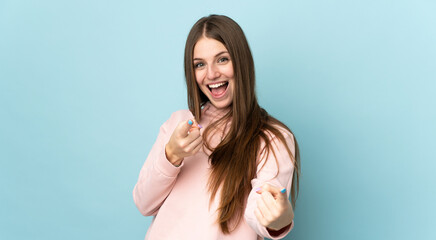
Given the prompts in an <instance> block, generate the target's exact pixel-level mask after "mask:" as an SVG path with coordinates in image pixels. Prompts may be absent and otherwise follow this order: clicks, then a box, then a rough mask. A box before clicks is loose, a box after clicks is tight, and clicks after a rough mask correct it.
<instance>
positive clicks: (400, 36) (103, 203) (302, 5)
mask: <svg viewBox="0 0 436 240" xmlns="http://www.w3.org/2000/svg"><path fill="white" fill-rule="evenodd" d="M435 12H436V3H435V1H430V0H428V1H426V0H415V1H412V0H410V1H402V0H396V1H394V0H390V1H387V0H379V1H372V0H370V1H368V0H365V1H364V0H353V1H345V0H332V1H315V0H304V1H268V2H266V1H257V2H254V1H234V0H232V1H225V0H223V1H210V2H209V1H191V0H189V1H187V0H185V1H180V2H176V1H152V2H151V1H83V0H81V1H54V0H53V1H48V0H45V1H22V0H21V1H17V0H13V1H12V0H8V1H5V0H1V1H0V123H1V124H0V159H1V161H0V187H1V188H0V191H1V192H0V194H1V195H0V216H1V217H0V239H143V238H144V236H145V233H146V230H147V227H148V225H149V224H150V221H151V218H145V217H143V216H142V215H140V213H139V212H138V211H137V210H136V207H135V205H134V203H133V200H132V189H133V187H134V184H135V183H136V180H137V177H138V174H139V170H140V168H141V166H142V164H143V162H144V161H145V158H146V156H147V154H148V151H149V150H150V148H151V146H152V144H153V142H154V140H155V138H156V136H157V133H158V130H159V126H160V125H161V124H162V123H163V122H164V121H165V120H166V119H167V118H168V117H169V116H170V114H171V113H172V112H173V111H175V110H178V109H182V108H186V106H187V105H186V88H185V85H184V76H183V50H184V44H185V41H186V37H187V34H188V32H189V29H190V28H191V26H192V25H193V24H194V23H195V21H196V20H197V19H199V18H200V17H202V16H205V15H208V14H210V13H218V14H225V15H228V16H230V17H232V18H233V19H235V20H236V21H237V22H238V23H239V24H240V25H241V27H242V28H243V29H244V31H245V33H246V35H247V38H248V40H249V43H250V45H251V48H252V51H253V55H254V59H255V64H256V73H257V92H258V95H259V101H260V103H261V105H262V106H263V107H264V108H266V109H267V110H268V111H269V112H270V113H271V114H272V115H274V116H276V117H277V118H278V119H280V120H282V121H283V122H285V123H286V124H288V125H289V126H290V127H291V129H293V131H294V132H295V135H296V136H297V139H298V140H299V142H300V146H301V152H302V176H301V185H300V187H301V191H300V197H299V199H298V202H297V208H296V217H295V223H296V225H295V229H294V230H293V231H292V232H291V234H290V235H288V237H287V238H286V239H313V240H315V239H317V240H318V239H436V231H435V230H434V226H435V225H436V220H435V216H436V211H435V209H436V208H435V206H434V204H435V202H436V191H435V183H436V174H435V173H434V172H435V170H436V164H435V160H436V158H435V156H434V149H435V147H436V144H435V142H436V141H435V138H434V136H435V134H436V127H435V125H436V124H435V123H436V112H435V105H436V96H435V95H436V94H435V90H436V73H435V71H436V70H435V69H436V27H435V26H436V14H435Z"/></svg>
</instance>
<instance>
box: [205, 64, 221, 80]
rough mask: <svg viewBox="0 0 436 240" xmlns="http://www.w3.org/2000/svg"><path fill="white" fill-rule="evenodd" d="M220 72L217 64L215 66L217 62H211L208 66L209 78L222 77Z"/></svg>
mask: <svg viewBox="0 0 436 240" xmlns="http://www.w3.org/2000/svg"><path fill="white" fill-rule="evenodd" d="M220 75H221V74H220V72H219V70H218V68H217V66H215V64H209V67H208V68H207V78H208V79H209V80H215V79H217V78H219V77H220Z"/></svg>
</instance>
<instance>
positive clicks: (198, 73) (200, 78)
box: [195, 71, 204, 84]
mask: <svg viewBox="0 0 436 240" xmlns="http://www.w3.org/2000/svg"><path fill="white" fill-rule="evenodd" d="M203 79H204V73H203V71H195V80H196V81H197V83H198V84H201V83H202V82H203Z"/></svg>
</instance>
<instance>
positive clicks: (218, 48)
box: [194, 37, 227, 58]
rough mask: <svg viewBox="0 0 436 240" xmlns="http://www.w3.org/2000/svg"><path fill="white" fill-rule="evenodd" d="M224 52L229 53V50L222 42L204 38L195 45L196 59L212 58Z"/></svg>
mask: <svg viewBox="0 0 436 240" xmlns="http://www.w3.org/2000/svg"><path fill="white" fill-rule="evenodd" d="M223 51H225V52H227V48H226V47H225V46H224V44H222V43H221V42H220V41H217V40H215V39H212V38H206V37H202V38H200V39H199V40H198V41H197V43H196V44H195V47H194V58H211V57H214V56H215V55H216V54H218V53H220V52H223Z"/></svg>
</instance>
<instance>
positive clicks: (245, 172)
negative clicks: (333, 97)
mask: <svg viewBox="0 0 436 240" xmlns="http://www.w3.org/2000/svg"><path fill="white" fill-rule="evenodd" d="M202 36H205V37H207V38H212V39H215V40H217V41H219V42H221V43H222V44H224V46H225V47H226V48H227V50H228V52H229V55H230V58H231V62H232V64H233V69H234V79H235V87H234V91H235V92H234V94H233V102H232V104H231V106H230V110H229V111H228V113H227V114H226V115H224V116H223V117H222V118H220V119H219V120H218V121H216V122H214V123H211V124H210V125H209V126H208V127H207V128H206V129H205V131H204V132H203V140H204V143H205V146H206V147H207V148H209V149H210V150H212V153H211V155H210V156H209V160H210V162H211V165H212V172H211V175H210V177H209V182H208V184H209V185H208V186H209V191H210V192H211V198H210V201H213V199H214V197H215V195H216V193H217V191H218V189H219V188H221V196H220V197H221V199H220V203H219V208H218V223H219V225H220V228H221V230H222V232H223V233H226V234H228V233H230V232H231V231H232V230H234V229H235V228H236V226H237V225H238V224H239V222H240V221H241V219H242V216H243V214H244V209H245V204H246V199H247V196H248V194H249V193H250V190H251V189H252V186H251V180H252V179H253V178H255V177H256V171H257V167H258V160H259V159H257V158H258V156H260V155H262V154H266V156H267V155H268V154H269V153H270V150H271V149H273V148H272V144H271V136H275V137H276V138H277V139H278V140H279V141H281V142H282V143H283V144H284V145H285V146H286V148H287V152H288V154H289V156H290V158H291V159H292V162H290V163H289V164H293V165H294V174H293V181H292V182H293V184H292V189H291V202H292V205H294V206H295V202H296V198H297V195H298V186H299V166H300V160H299V159H300V157H299V149H298V143H297V141H296V139H295V137H294V139H293V140H294V143H295V156H294V155H293V154H292V152H291V150H290V149H289V147H288V146H287V144H286V141H285V137H284V136H283V134H282V133H281V130H280V128H282V129H286V130H287V131H289V133H291V134H292V131H291V130H290V129H289V128H288V127H287V126H286V125H285V124H283V123H281V122H280V121H279V120H277V119H275V118H273V117H272V116H270V115H269V114H268V113H267V112H266V111H265V110H264V109H262V108H261V107H260V106H259V104H258V102H257V98H256V93H255V75H254V62H253V57H252V55H251V51H250V47H249V45H248V42H247V39H246V38H245V35H244V32H243V31H242V29H241V28H240V26H239V25H238V24H237V23H236V22H235V21H233V20H232V19H231V18H229V17H226V16H221V15H210V16H208V17H203V18H201V19H200V20H198V21H197V22H196V23H195V24H194V26H193V27H192V29H191V31H190V32H189V35H188V38H187V40H186V46H185V60H184V67H185V77H186V85H187V91H188V106H189V110H191V112H192V113H193V115H194V116H195V118H196V119H197V121H200V119H201V106H202V105H203V104H204V103H205V102H207V101H208V98H207V96H206V95H205V94H204V93H203V92H202V91H201V90H200V88H199V87H198V85H197V82H196V79H195V72H194V64H193V52H194V47H195V44H196V43H197V41H198V40H199V39H200V38H201V37H202ZM228 121H231V124H230V129H229V130H228V133H227V135H226V136H225V137H224V138H223V140H222V141H221V143H219V144H218V146H216V147H215V148H214V149H212V148H211V147H210V146H209V144H208V141H207V140H208V135H209V134H211V133H213V130H212V129H216V127H217V126H222V125H225V124H226V122H228ZM292 136H293V134H292ZM262 142H264V143H265V145H264V147H263V148H262V149H260V148H261V146H262ZM273 154H274V155H275V153H274V150H273ZM276 162H277V160H276Z"/></svg>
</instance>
